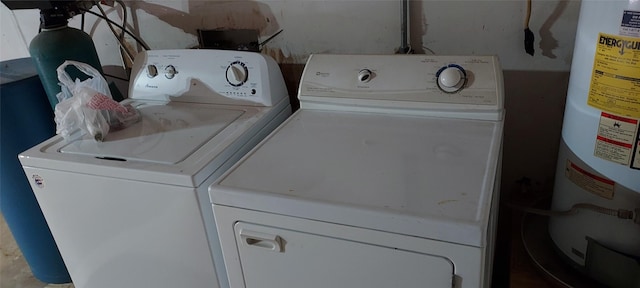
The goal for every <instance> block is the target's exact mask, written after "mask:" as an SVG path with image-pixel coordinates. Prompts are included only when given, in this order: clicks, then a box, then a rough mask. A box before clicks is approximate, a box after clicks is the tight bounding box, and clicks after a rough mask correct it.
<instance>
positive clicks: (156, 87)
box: [144, 84, 158, 89]
mask: <svg viewBox="0 0 640 288" xmlns="http://www.w3.org/2000/svg"><path fill="white" fill-rule="evenodd" d="M144 87H145V88H154V89H158V85H149V84H146V85H144Z"/></svg>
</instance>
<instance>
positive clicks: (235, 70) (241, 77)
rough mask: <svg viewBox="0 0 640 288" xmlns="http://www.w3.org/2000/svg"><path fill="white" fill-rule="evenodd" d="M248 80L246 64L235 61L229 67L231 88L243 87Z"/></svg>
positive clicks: (228, 73)
mask: <svg viewBox="0 0 640 288" xmlns="http://www.w3.org/2000/svg"><path fill="white" fill-rule="evenodd" d="M248 78H249V71H248V70H247V66H246V65H245V64H244V63H242V62H240V61H235V62H233V63H231V64H230V65H229V67H227V82H228V83H229V84H231V86H235V87H238V86H242V84H244V82H247V79H248Z"/></svg>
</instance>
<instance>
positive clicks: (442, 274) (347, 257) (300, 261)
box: [234, 219, 454, 288]
mask: <svg viewBox="0 0 640 288" xmlns="http://www.w3.org/2000/svg"><path fill="white" fill-rule="evenodd" d="M301 221H305V220H302V219H301ZM234 230H235V238H236V244H237V249H238V252H239V256H240V262H241V266H242V273H243V276H244V281H245V287H246V288H281V287H305V288H316V287H317V288H326V287H335V288H339V287H345V288H347V287H349V288H351V287H407V288H408V287H447V288H450V287H452V281H453V277H454V267H453V263H451V261H449V260H448V259H446V258H443V257H441V256H436V255H428V254H423V253H418V252H414V251H407V250H401V249H397V248H393V247H384V246H378V245H372V244H367V243H365V241H366V239H363V242H358V241H353V240H346V239H340V238H334V237H332V236H331V235H317V234H311V233H305V232H299V231H292V230H287V229H281V228H274V227H269V226H262V225H255V224H250V223H245V222H236V224H235V226H234Z"/></svg>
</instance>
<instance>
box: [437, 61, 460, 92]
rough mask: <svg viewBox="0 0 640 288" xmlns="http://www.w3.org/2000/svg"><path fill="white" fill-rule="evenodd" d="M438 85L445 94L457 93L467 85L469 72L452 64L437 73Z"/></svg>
mask: <svg viewBox="0 0 640 288" xmlns="http://www.w3.org/2000/svg"><path fill="white" fill-rule="evenodd" d="M436 78H437V80H436V84H437V85H438V88H440V90H442V91H443V92H445V93H455V92H458V91H460V90H462V88H464V85H465V84H466V83H467V72H466V71H464V68H462V67H460V66H459V65H455V64H451V65H448V66H445V67H442V68H440V70H438V72H437V73H436Z"/></svg>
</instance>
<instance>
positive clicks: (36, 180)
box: [31, 174, 44, 188]
mask: <svg viewBox="0 0 640 288" xmlns="http://www.w3.org/2000/svg"><path fill="white" fill-rule="evenodd" d="M31 178H33V183H35V184H36V186H37V187H38V188H44V179H42V177H40V175H36V174H34V175H33V176H31Z"/></svg>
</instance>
